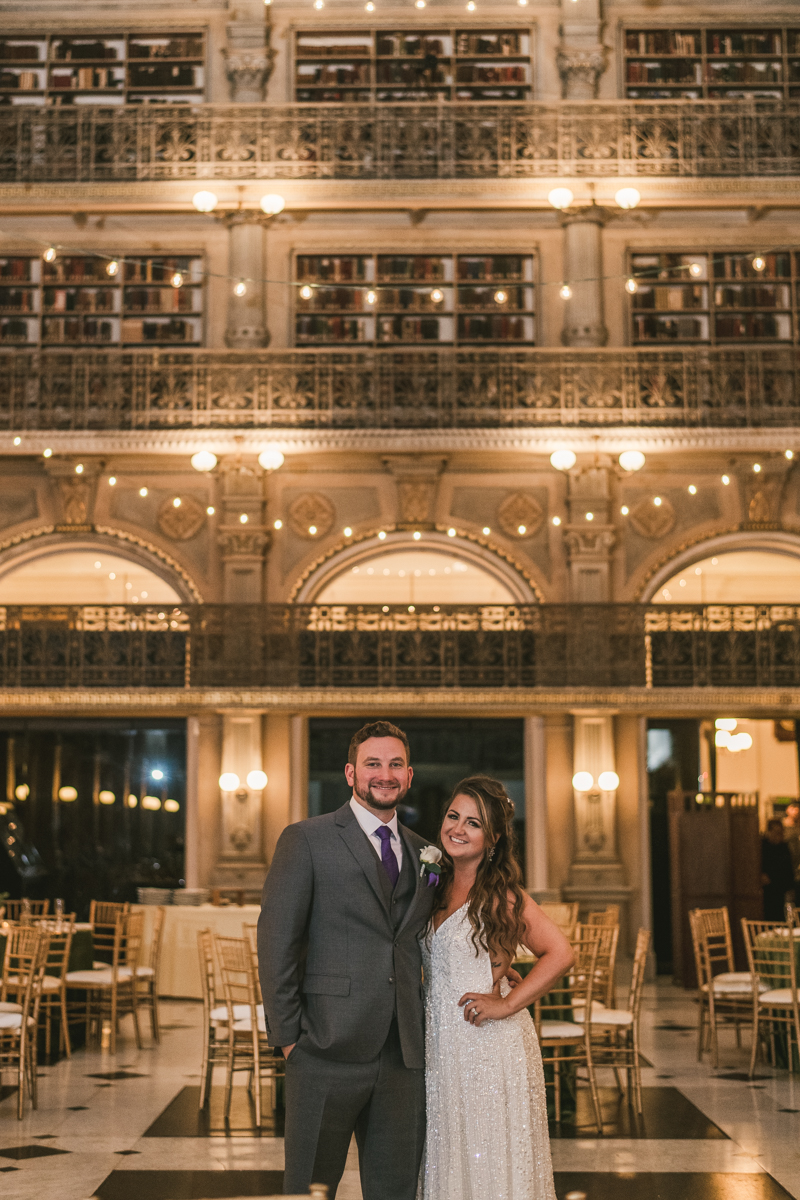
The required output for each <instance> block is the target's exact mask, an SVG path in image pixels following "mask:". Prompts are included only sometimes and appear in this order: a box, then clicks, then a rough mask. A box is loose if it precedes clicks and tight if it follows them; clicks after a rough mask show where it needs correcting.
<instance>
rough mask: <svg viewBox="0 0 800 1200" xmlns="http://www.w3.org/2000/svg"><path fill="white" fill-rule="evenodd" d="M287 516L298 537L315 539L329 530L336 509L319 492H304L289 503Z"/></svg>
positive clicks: (334, 517)
mask: <svg viewBox="0 0 800 1200" xmlns="http://www.w3.org/2000/svg"><path fill="white" fill-rule="evenodd" d="M288 517H289V524H290V525H291V527H292V529H293V530H294V532H295V533H296V534H297V536H298V537H301V538H306V539H307V540H308V541H316V540H317V539H319V538H321V537H324V536H325V534H326V533H329V532H330V530H331V527H332V526H333V522H334V521H335V519H336V509H335V508H334V507H333V505H332V504H331V502H330V500H329V499H328V497H327V496H323V495H322V494H321V493H320V492H304V493H303V495H302V496H298V497H297V498H296V499H295V500H293V501H292V503H291V504H290V505H289V513H288Z"/></svg>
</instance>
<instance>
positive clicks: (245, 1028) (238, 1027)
mask: <svg viewBox="0 0 800 1200" xmlns="http://www.w3.org/2000/svg"><path fill="white" fill-rule="evenodd" d="M236 1007H237V1008H239V1007H240V1006H239V1005H238V1004H237V1006H236ZM233 1028H234V1030H235V1031H236V1033H249V1032H250V1030H251V1029H252V1028H253V1023H252V1020H251V1017H250V1013H248V1014H247V1016H246V1017H243V1018H242V1020H241V1021H237V1022H236V1024H235V1025H234V1027H233ZM258 1031H259V1033H266V1032H267V1025H266V1022H265V1020H264V1013H263V1012H262V1011H261V1010H259V1012H258Z"/></svg>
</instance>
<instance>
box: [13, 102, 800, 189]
mask: <svg viewBox="0 0 800 1200" xmlns="http://www.w3.org/2000/svg"><path fill="white" fill-rule="evenodd" d="M799 115H800V105H797V104H793V103H790V104H783V103H781V102H778V101H761V102H758V103H754V102H748V101H739V100H734V101H731V100H722V101H713V100H704V101H686V100H683V101H681V100H678V101H660V100H659V101H642V100H637V101H631V100H620V101H603V102H596V101H588V102H576V101H567V102H563V103H560V104H538V103H537V104H502V105H495V104H444V103H443V104H397V105H389V104H386V105H384V104H378V105H367V104H357V105H347V104H341V105H332V104H320V105H312V104H293V105H212V104H205V105H198V106H196V107H188V106H187V107H183V106H179V105H172V104H170V105H163V106H158V105H130V106H127V107H125V106H114V107H108V108H102V107H95V106H94V105H92V106H78V105H75V106H71V105H66V106H63V107H61V106H59V107H53V108H33V107H28V106H23V105H19V106H16V105H15V106H12V107H8V108H3V109H2V110H0V180H3V181H6V182H15V183H33V182H55V181H70V182H99V181H134V180H164V179H186V180H196V181H198V182H199V181H201V180H204V181H208V180H212V179H264V178H268V179H270V178H271V179H307V180H308V179H455V178H465V179H470V178H473V179H478V178H492V177H502V178H515V177H516V178H533V177H536V176H553V175H565V176H570V177H574V176H580V175H591V176H597V175H605V176H614V175H622V176H630V175H647V176H653V175H667V176H670V175H671V176H751V177H758V176H787V175H796V174H797V173H798V168H799V167H800V123H799V122H798V116H799Z"/></svg>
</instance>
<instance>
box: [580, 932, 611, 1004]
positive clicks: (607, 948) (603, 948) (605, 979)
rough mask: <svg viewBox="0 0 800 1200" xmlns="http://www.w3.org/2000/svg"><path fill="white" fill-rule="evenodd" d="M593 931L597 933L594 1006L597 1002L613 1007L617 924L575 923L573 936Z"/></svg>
mask: <svg viewBox="0 0 800 1200" xmlns="http://www.w3.org/2000/svg"><path fill="white" fill-rule="evenodd" d="M589 931H593V932H594V933H596V935H597V965H596V967H595V986H594V995H595V1007H597V1005H599V1004H603V1005H605V1006H606V1007H607V1008H614V1006H615V1004H616V970H617V945H618V943H619V925H576V926H575V936H576V937H581V936H583V935H584V934H588V933H589Z"/></svg>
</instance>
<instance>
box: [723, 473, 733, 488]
mask: <svg viewBox="0 0 800 1200" xmlns="http://www.w3.org/2000/svg"><path fill="white" fill-rule="evenodd" d="M730 481H731V479H730V475H723V476H722V482H723V483H724V484H725V487H727V486H728V484H729V483H730Z"/></svg>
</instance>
